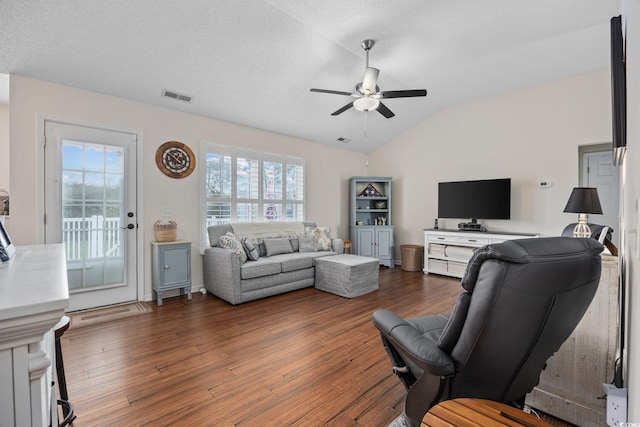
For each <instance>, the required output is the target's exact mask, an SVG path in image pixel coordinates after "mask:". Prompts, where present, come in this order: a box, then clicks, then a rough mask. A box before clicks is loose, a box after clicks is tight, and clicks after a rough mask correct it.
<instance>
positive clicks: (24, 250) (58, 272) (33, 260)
mask: <svg viewBox="0 0 640 427" xmlns="http://www.w3.org/2000/svg"><path fill="white" fill-rule="evenodd" d="M68 303H69V289H68V285H67V266H66V260H65V252H64V245H63V244H51V245H34V246H16V254H15V256H14V257H13V258H12V259H11V260H9V261H5V262H0V322H4V321H7V320H10V319H15V318H24V317H28V316H33V315H38V314H42V313H49V312H56V311H60V312H61V313H64V309H65V308H66V307H67V306H68ZM54 324H55V322H54ZM51 326H53V324H52V325H51Z"/></svg>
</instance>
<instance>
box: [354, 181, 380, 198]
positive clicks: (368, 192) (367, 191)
mask: <svg viewBox="0 0 640 427" xmlns="http://www.w3.org/2000/svg"><path fill="white" fill-rule="evenodd" d="M358 197H384V195H382V193H380V192H379V191H378V189H377V188H376V187H374V186H373V184H369V185H367V186H366V187H365V188H364V190H362V191H361V192H360V194H358Z"/></svg>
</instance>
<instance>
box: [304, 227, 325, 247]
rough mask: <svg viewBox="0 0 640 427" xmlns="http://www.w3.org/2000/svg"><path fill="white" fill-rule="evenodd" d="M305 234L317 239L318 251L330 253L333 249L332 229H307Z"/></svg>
mask: <svg viewBox="0 0 640 427" xmlns="http://www.w3.org/2000/svg"><path fill="white" fill-rule="evenodd" d="M304 233H305V234H307V235H311V236H314V237H315V238H316V249H317V250H318V251H330V250H331V249H332V248H331V229H329V228H327V227H315V228H313V227H306V228H305V229H304Z"/></svg>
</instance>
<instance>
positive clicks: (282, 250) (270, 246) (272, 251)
mask: <svg viewBox="0 0 640 427" xmlns="http://www.w3.org/2000/svg"><path fill="white" fill-rule="evenodd" d="M264 247H265V249H266V251H267V256H273V255H278V254H288V253H291V252H293V248H292V247H291V243H289V239H288V238H287V237H281V238H278V239H264Z"/></svg>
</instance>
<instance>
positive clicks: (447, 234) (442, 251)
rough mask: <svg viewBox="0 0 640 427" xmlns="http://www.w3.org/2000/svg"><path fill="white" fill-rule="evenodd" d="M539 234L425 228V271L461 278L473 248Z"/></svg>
mask: <svg viewBox="0 0 640 427" xmlns="http://www.w3.org/2000/svg"><path fill="white" fill-rule="evenodd" d="M532 237H538V235H537V234H527V233H506V232H502V233H492V232H475V231H458V230H448V229H433V228H430V229H426V230H424V248H425V251H424V270H423V271H424V273H425V274H430V273H431V274H442V275H444V276H452V277H460V278H461V277H462V275H463V274H464V270H465V268H466V267H467V263H468V262H469V259H470V258H471V256H472V255H473V251H474V250H476V249H477V248H480V247H482V246H485V245H489V244H491V243H501V242H504V241H505V240H514V239H527V238H532Z"/></svg>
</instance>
